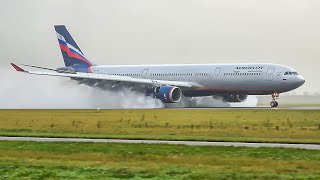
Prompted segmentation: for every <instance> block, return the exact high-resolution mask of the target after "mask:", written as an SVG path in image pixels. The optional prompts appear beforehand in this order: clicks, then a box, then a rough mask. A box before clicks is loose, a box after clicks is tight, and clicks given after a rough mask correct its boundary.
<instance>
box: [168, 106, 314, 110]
mask: <svg viewBox="0 0 320 180" xmlns="http://www.w3.org/2000/svg"><path fill="white" fill-rule="evenodd" d="M168 109H170V108H168ZM172 109H212V110H225V109H227V110H246V109H254V110H320V106H296V107H277V108H271V107H268V106H257V107H193V108H172Z"/></svg>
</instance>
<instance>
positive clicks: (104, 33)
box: [0, 0, 320, 93]
mask: <svg viewBox="0 0 320 180" xmlns="http://www.w3.org/2000/svg"><path fill="white" fill-rule="evenodd" d="M0 22H1V26H0V66H1V67H3V68H9V64H8V63H9V62H11V61H14V62H17V63H28V64H34V65H39V66H47V67H60V66H63V61H62V56H61V54H60V50H59V48H58V43H57V40H56V35H55V32H54V28H53V26H54V25H55V24H65V25H66V26H67V28H68V29H69V31H70V32H71V33H72V35H73V37H74V38H75V39H76V41H77V43H78V45H79V46H80V47H81V49H82V51H83V52H84V53H85V54H86V56H87V57H88V58H90V60H91V61H93V62H94V63H96V64H101V65H109V64H162V63H166V64H168V63H250V62H258V63H278V64H284V65H287V66H290V67H293V68H294V69H296V70H297V71H298V72H299V73H300V74H302V75H303V76H304V77H305V79H306V84H305V85H304V86H303V87H301V88H299V89H298V90H296V92H298V93H299V92H304V91H309V92H320V83H319V82H320V81H319V77H320V75H319V65H320V1H319V0H313V1H312V0H264V1H259V0H203V1H202V0H176V1H175V0H158V1H152V0H86V1H84V0H68V1H66V0H52V1H46V0H2V1H1V6H0ZM2 77H3V75H2ZM15 77H17V76H15ZM18 77H20V78H21V76H18ZM24 78H27V77H24ZM41 78H43V79H45V78H46V77H41ZM19 80H21V79H13V80H12V81H17V82H18V81H19ZM48 83H49V82H48Z"/></svg>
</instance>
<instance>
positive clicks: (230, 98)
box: [222, 94, 248, 102]
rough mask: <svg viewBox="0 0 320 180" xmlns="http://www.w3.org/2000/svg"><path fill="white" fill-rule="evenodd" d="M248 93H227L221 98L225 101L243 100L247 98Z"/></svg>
mask: <svg viewBox="0 0 320 180" xmlns="http://www.w3.org/2000/svg"><path fill="white" fill-rule="evenodd" d="M247 97H248V95H246V94H228V95H223V96H222V99H223V100H224V101H226V102H243V101H245V100H246V99H247Z"/></svg>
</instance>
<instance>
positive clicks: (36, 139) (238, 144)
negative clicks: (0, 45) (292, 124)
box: [0, 136, 320, 150]
mask: <svg viewBox="0 0 320 180" xmlns="http://www.w3.org/2000/svg"><path fill="white" fill-rule="evenodd" d="M0 141H34V142H91V143H127V144H173V145H188V146H234V147H256V148H258V147H281V148H298V149H313V150H320V145H316V144H280V143H279V144H278V143H242V142H203V141H165V140H127V139H86V138H43V137H4V136H3V137H0Z"/></svg>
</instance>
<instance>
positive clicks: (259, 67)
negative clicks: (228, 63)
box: [236, 66, 263, 69]
mask: <svg viewBox="0 0 320 180" xmlns="http://www.w3.org/2000/svg"><path fill="white" fill-rule="evenodd" d="M236 69H263V66H257V67H246V66H244V67H236Z"/></svg>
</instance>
